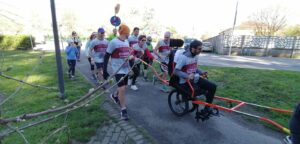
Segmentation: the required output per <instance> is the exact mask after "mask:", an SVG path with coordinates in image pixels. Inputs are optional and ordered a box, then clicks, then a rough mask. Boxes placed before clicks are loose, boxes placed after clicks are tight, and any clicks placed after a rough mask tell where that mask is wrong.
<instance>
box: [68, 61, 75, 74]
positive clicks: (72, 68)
mask: <svg viewBox="0 0 300 144" xmlns="http://www.w3.org/2000/svg"><path fill="white" fill-rule="evenodd" d="M68 65H69V70H68V72H69V73H71V74H72V75H75V66H76V60H68Z"/></svg>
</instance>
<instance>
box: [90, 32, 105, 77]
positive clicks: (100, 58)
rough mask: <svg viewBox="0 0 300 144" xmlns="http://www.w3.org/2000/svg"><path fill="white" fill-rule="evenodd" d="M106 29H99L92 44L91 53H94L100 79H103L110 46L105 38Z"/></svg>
mask: <svg viewBox="0 0 300 144" xmlns="http://www.w3.org/2000/svg"><path fill="white" fill-rule="evenodd" d="M104 36H105V30H104V29H103V28H99V29H98V34H97V38H96V39H94V40H93V41H92V42H91V44H90V53H93V59H94V62H95V65H96V68H97V76H98V80H99V81H101V80H103V78H102V77H103V62H104V55H105V53H106V48H107V46H108V40H106V39H105V38H104Z"/></svg>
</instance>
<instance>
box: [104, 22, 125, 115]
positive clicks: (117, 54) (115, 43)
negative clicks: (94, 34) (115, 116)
mask: <svg viewBox="0 0 300 144" xmlns="http://www.w3.org/2000/svg"><path fill="white" fill-rule="evenodd" d="M118 32H119V37H117V38H114V39H113V40H112V41H110V43H109V45H108V48H107V49H106V54H105V57H104V69H103V76H104V78H105V79H107V78H108V77H109V74H108V73H107V64H108V61H109V58H110V57H111V66H112V70H113V73H115V72H116V71H117V70H118V69H119V68H120V67H121V69H120V70H119V71H118V72H117V74H116V75H115V78H116V81H117V82H119V81H120V80H121V78H124V79H123V80H121V81H120V82H119V83H118V88H117V91H116V93H113V94H111V95H110V97H111V99H112V100H113V101H114V102H115V103H118V104H120V106H121V119H123V120H128V114H127V110H126V104H125V88H126V85H127V81H128V76H127V74H128V73H129V64H128V61H127V58H128V57H129V56H130V48H129V43H128V41H127V40H126V39H127V38H128V36H129V34H130V29H129V27H128V26H126V25H124V24H122V25H120V26H119V30H118Z"/></svg>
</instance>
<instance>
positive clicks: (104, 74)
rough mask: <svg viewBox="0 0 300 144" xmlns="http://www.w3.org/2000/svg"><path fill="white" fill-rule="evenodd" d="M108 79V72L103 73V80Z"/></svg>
mask: <svg viewBox="0 0 300 144" xmlns="http://www.w3.org/2000/svg"><path fill="white" fill-rule="evenodd" d="M108 77H109V73H108V72H107V71H103V78H104V79H105V80H107V78H108Z"/></svg>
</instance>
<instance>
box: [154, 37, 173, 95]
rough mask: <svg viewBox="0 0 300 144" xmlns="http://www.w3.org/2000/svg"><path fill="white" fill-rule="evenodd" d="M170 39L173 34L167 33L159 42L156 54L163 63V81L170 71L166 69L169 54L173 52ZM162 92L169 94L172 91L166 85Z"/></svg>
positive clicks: (163, 86)
mask: <svg viewBox="0 0 300 144" xmlns="http://www.w3.org/2000/svg"><path fill="white" fill-rule="evenodd" d="M170 37H171V33H170V32H165V34H164V39H163V40H160V41H158V43H157V45H156V47H155V50H154V53H155V54H156V55H157V56H158V59H160V61H161V72H162V79H166V78H167V75H168V71H167V69H166V68H164V67H167V66H168V63H169V54H170V52H171V48H170ZM161 90H162V91H163V92H169V91H170V89H169V87H168V86H167V85H166V84H163V85H162V88H161Z"/></svg>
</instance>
